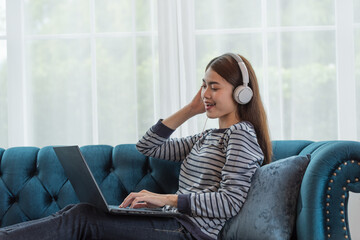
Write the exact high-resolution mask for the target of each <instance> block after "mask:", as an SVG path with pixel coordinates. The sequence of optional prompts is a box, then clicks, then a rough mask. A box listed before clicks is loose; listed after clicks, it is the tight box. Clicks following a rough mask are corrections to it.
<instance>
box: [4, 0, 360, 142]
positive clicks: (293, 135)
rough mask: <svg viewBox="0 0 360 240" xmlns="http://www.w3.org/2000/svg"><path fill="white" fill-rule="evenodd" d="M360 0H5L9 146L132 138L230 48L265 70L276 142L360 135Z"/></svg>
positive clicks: (194, 125)
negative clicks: (209, 64)
mask: <svg viewBox="0 0 360 240" xmlns="http://www.w3.org/2000/svg"><path fill="white" fill-rule="evenodd" d="M359 1H360V0H353V1H351V0H345V1H335V0H322V1H311V0H306V1H301V2H299V1H295V0H267V1H266V0H255V1H250V2H249V1H245V0H196V1H194V0H182V1H181V0H173V1H168V0H150V1H149V0H122V1H117V0H107V1H97V0H78V1H71V0H65V1H61V2H58V1H34V0H11V1H9V0H8V1H6V0H0V93H1V95H0V111H1V115H0V144H1V146H2V147H5V148H6V147H11V146H19V145H35V146H45V145H53V144H78V145H85V144H110V145H116V144H120V143H134V142H136V141H137V139H138V138H139V137H140V136H141V135H142V134H143V133H144V132H145V131H146V130H147V128H148V127H149V126H151V125H152V124H153V123H154V122H156V121H157V120H158V119H159V118H164V117H167V116H168V115H170V114H171V113H173V112H175V111H176V110H177V109H179V108H180V107H182V106H184V105H185V104H186V103H188V102H189V101H190V100H191V99H192V97H193V96H194V95H195V93H196V92H197V90H198V89H199V88H200V85H201V79H202V77H203V74H204V68H205V66H206V64H207V63H208V62H209V61H210V60H211V59H212V58H213V57H215V56H218V55H220V54H222V53H224V52H229V51H231V52H236V53H241V54H242V55H244V56H245V57H247V58H248V59H249V60H250V62H251V63H252V64H253V66H254V68H255V71H256V73H257V75H258V79H259V83H260V88H261V94H262V98H263V101H264V103H265V106H266V110H267V113H268V117H269V124H270V129H271V136H272V139H310V140H330V139H352V140H356V139H359V138H360V127H359V125H360V107H359V105H360V104H356V103H357V102H359V101H360V96H359V94H358V92H359V90H360V73H359V69H360V67H359V66H360V42H359V39H360V38H359V36H360V16H359V14H358V11H356V9H359V7H360V3H359ZM13 26H18V27H13ZM204 122H205V116H204V115H202V116H198V117H196V118H194V119H192V120H191V121H189V122H188V123H186V124H185V125H184V126H182V127H181V128H180V129H178V130H177V131H176V133H175V136H186V135H189V134H194V133H196V132H198V131H201V130H202V128H203V127H204ZM206 127H207V128H210V127H217V122H216V121H215V120H213V121H211V120H210V121H208V122H207V125H206Z"/></svg>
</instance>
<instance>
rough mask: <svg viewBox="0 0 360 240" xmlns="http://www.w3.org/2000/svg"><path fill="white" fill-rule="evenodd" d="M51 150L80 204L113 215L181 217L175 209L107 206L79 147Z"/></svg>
mask: <svg viewBox="0 0 360 240" xmlns="http://www.w3.org/2000/svg"><path fill="white" fill-rule="evenodd" d="M53 148H54V151H55V154H56V156H57V157H58V159H59V161H60V163H61V165H62V166H63V168H64V172H65V174H66V176H67V177H68V179H69V181H70V183H71V185H72V186H73V188H74V190H75V193H76V195H77V197H78V199H79V200H80V202H86V203H90V204H92V205H94V206H95V207H97V208H99V209H101V210H103V211H105V212H109V213H114V214H125V215H142V216H144V215H151V216H156V217H169V216H180V215H182V214H181V213H179V212H178V211H177V209H176V208H171V207H163V208H138V209H134V208H120V207H119V206H115V205H108V204H107V202H106V200H105V198H104V196H103V194H102V193H101V190H100V188H99V186H98V184H97V183H96V180H95V178H94V176H93V174H92V173H91V171H90V168H89V166H88V165H87V163H86V161H85V159H84V157H83V155H82V154H81V152H80V149H79V146H66V147H53Z"/></svg>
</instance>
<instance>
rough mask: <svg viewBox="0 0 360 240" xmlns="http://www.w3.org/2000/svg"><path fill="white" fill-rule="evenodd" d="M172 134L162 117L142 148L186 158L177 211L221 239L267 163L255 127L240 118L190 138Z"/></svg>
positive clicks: (158, 154)
mask: <svg viewBox="0 0 360 240" xmlns="http://www.w3.org/2000/svg"><path fill="white" fill-rule="evenodd" d="M172 133H173V130H172V129H170V128H168V127H167V126H165V125H164V124H162V122H161V121H159V122H158V123H157V124H155V125H154V126H153V127H151V128H150V129H149V130H148V131H147V132H146V134H145V135H144V136H143V137H142V139H140V140H139V142H138V143H137V145H136V146H137V149H138V150H139V151H140V152H141V153H143V154H144V155H147V156H151V157H155V158H161V159H167V160H172V161H182V165H181V169H180V176H179V189H178V191H177V193H176V194H178V210H179V212H182V213H184V214H186V216H187V222H188V223H189V222H190V223H192V227H191V228H192V229H191V230H190V231H191V232H192V233H193V234H194V235H195V236H197V237H200V238H204V237H205V238H208V239H209V238H210V239H216V238H217V235H218V234H219V232H220V230H221V229H222V227H223V226H224V224H225V222H226V220H228V219H230V218H231V217H233V216H235V215H236V214H237V213H238V212H239V211H240V210H241V207H242V205H243V204H244V202H245V199H246V196H247V193H248V191H249V188H250V184H251V178H252V176H253V175H254V173H255V171H256V170H257V168H258V167H259V166H261V164H262V162H263V159H264V155H263V152H262V150H261V148H260V146H259V144H258V142H257V137H256V134H255V130H254V128H253V126H252V124H251V123H249V122H239V123H237V124H234V125H232V126H231V127H230V128H226V129H209V130H206V131H204V132H202V133H199V134H197V135H194V136H190V137H186V138H169V137H170V135H171V134H172ZM184 225H186V224H184ZM194 226H195V227H194ZM194 231H195V232H194Z"/></svg>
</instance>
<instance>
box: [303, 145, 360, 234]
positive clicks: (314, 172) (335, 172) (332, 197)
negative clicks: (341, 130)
mask: <svg viewBox="0 0 360 240" xmlns="http://www.w3.org/2000/svg"><path fill="white" fill-rule="evenodd" d="M309 153H310V154H311V155H312V158H311V162H310V164H309V166H308V168H307V170H306V172H305V175H304V178H303V181H302V185H301V189H300V195H299V200H298V213H297V223H296V228H297V229H296V230H297V238H298V239H304V240H305V239H306V240H307V239H317V240H321V239H350V231H349V223H348V198H349V191H353V192H360V182H359V179H360V142H352V141H327V142H316V143H313V144H310V145H309V146H307V147H306V148H305V149H303V151H302V152H301V153H300V154H301V155H305V154H309Z"/></svg>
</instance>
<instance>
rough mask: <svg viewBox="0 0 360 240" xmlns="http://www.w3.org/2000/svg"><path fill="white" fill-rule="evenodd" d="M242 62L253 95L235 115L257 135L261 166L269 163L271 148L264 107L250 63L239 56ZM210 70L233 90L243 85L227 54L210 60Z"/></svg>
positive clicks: (236, 68)
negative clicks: (260, 151)
mask: <svg viewBox="0 0 360 240" xmlns="http://www.w3.org/2000/svg"><path fill="white" fill-rule="evenodd" d="M239 56H240V57H241V58H242V60H243V61H244V63H245V65H246V67H247V69H248V72H249V87H250V88H251V89H252V91H253V93H254V95H253V97H252V99H251V101H250V102H249V103H247V104H245V105H242V104H238V105H237V114H238V116H239V117H240V119H241V120H243V121H248V122H250V123H251V124H252V125H253V126H254V128H255V132H256V135H257V140H258V143H259V145H260V147H261V150H262V151H263V153H264V162H263V165H265V164H267V163H270V162H271V157H272V146H271V140H270V134H269V128H268V122H267V117H266V112H265V109H264V105H263V103H262V101H261V97H260V91H259V85H258V81H257V78H256V75H255V71H254V69H253V68H252V66H251V64H250V62H249V61H248V60H247V59H246V58H244V57H243V56H241V55H239ZM209 67H210V68H211V69H212V70H213V71H215V72H216V73H217V74H219V75H220V76H221V77H223V78H224V79H225V80H226V81H227V82H229V83H230V84H231V85H233V86H234V89H235V88H236V87H237V86H239V85H242V84H243V79H242V74H241V72H240V68H239V66H238V64H237V61H236V60H235V59H234V58H233V57H232V56H230V55H229V54H224V55H221V56H219V57H216V58H214V59H212V60H211V61H210V62H209V64H208V65H207V66H206V70H207V69H208V68H209Z"/></svg>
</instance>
